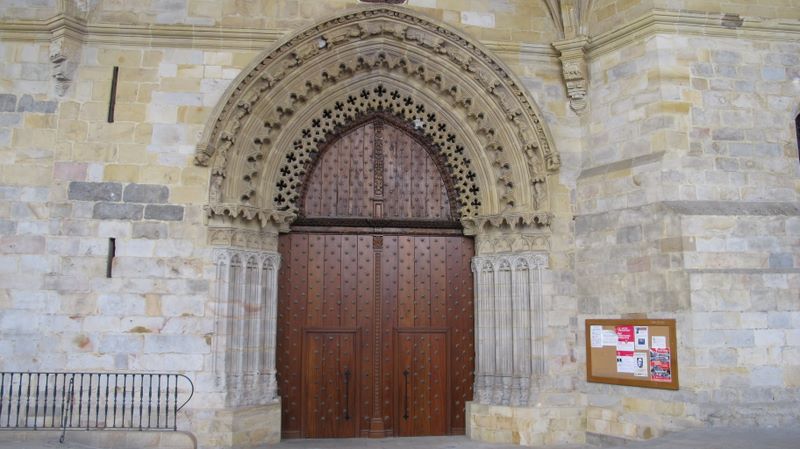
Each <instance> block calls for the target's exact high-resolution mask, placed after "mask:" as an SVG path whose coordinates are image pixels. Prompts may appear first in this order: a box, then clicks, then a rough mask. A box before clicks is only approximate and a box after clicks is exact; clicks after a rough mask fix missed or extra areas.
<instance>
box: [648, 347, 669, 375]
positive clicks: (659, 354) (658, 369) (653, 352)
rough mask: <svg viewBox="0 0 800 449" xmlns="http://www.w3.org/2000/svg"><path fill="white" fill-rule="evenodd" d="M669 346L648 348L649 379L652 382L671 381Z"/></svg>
mask: <svg viewBox="0 0 800 449" xmlns="http://www.w3.org/2000/svg"><path fill="white" fill-rule="evenodd" d="M670 365H671V363H670V351H669V348H652V349H650V380H652V381H653V382H672V367H671V366H670Z"/></svg>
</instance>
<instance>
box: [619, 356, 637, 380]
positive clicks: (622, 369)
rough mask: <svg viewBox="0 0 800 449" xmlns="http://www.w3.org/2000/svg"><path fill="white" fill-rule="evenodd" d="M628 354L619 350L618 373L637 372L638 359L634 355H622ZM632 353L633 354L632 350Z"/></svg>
mask: <svg viewBox="0 0 800 449" xmlns="http://www.w3.org/2000/svg"><path fill="white" fill-rule="evenodd" d="M621 354H627V352H622V353H621V352H620V351H617V372H618V373H629V374H635V373H636V360H634V359H635V357H634V356H633V355H621ZM631 354H633V353H632V352H631Z"/></svg>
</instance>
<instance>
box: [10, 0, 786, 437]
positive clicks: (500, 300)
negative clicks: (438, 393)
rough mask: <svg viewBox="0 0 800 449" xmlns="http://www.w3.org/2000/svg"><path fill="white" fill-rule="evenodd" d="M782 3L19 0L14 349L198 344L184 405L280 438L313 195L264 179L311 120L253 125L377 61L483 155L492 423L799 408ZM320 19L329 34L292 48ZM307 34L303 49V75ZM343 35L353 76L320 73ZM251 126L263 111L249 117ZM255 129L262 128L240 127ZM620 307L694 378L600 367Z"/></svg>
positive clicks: (484, 422) (475, 220)
mask: <svg viewBox="0 0 800 449" xmlns="http://www.w3.org/2000/svg"><path fill="white" fill-rule="evenodd" d="M789 3H791V2H785V1H780V0H773V1H765V2H758V4H757V5H756V4H754V3H753V2H749V1H746V0H726V1H724V2H723V1H714V0H691V1H689V0H687V1H685V2H681V4H680V5H679V6H680V9H674V8H677V6H676V5H675V2H672V1H666V0H664V1H661V0H649V1H641V2H632V1H626V0H602V1H601V0H595V1H578V0H541V1H528V0H502V1H501V0H497V1H479V0H469V1H450V0H408V1H407V2H405V4H402V5H399V6H395V7H382V6H380V5H378V6H370V7H367V6H364V5H359V2H358V1H356V0H325V1H314V2H307V1H300V0H261V1H253V2H239V1H234V0H225V1H221V2H216V1H206V0H178V1H171V2H159V1H153V2H143V3H142V5H141V6H137V7H135V8H132V7H131V6H130V5H128V4H124V5H123V4H121V3H119V2H113V1H105V0H97V1H73V0H60V1H56V0H41V1H38V0H37V1H33V2H31V1H24V2H23V1H18V0H0V73H1V74H2V77H0V80H2V81H0V153H2V154H3V155H4V156H5V157H4V158H3V159H2V161H0V310H2V313H0V336H1V337H2V338H0V365H1V366H2V367H3V369H4V370H20V371H27V370H64V369H68V370H80V371H174V370H176V369H178V370H179V371H181V372H184V373H186V374H187V375H189V376H190V377H191V378H192V379H193V381H194V382H195V387H196V393H195V394H196V396H195V398H193V399H192V402H191V403H190V405H189V406H188V408H187V409H186V410H185V411H183V412H181V413H182V416H180V417H179V422H180V423H181V430H183V431H186V432H189V433H190V434H192V435H194V436H195V437H196V438H197V442H198V446H199V447H201V448H205V447H208V448H210V447H232V446H236V447H239V446H256V445H258V444H261V443H264V442H269V441H275V440H276V439H277V438H278V437H279V427H280V425H279V421H280V416H279V412H278V410H279V406H278V403H277V402H275V399H276V398H275V392H274V388H275V387H274V383H273V382H274V377H273V376H274V360H270V351H272V354H274V346H270V345H271V344H272V343H271V342H274V340H270V339H269V338H270V330H271V329H272V332H273V334H274V320H275V319H276V317H275V316H274V314H272V315H270V314H269V311H270V310H274V309H273V307H274V305H275V300H276V296H275V293H276V292H275V290H274V289H272V287H274V286H275V284H274V274H275V270H277V267H278V266H279V258H278V257H277V253H276V252H275V251H276V250H277V246H276V236H277V234H278V233H279V232H286V231H288V230H290V225H291V220H292V218H293V216H292V214H291V210H289V211H286V210H282V209H281V210H279V209H277V208H275V207H273V200H272V198H274V197H275V195H273V194H272V193H274V192H272V190H270V189H275V185H276V183H278V182H279V181H280V179H281V178H280V177H279V173H280V169H281V164H282V163H283V162H282V161H283V159H281V157H282V156H283V155H284V153H281V152H280V151H284V150H283V149H284V148H286V147H289V146H291V143H292V142H293V140H294V139H295V136H294V135H293V134H291V133H289V132H277V131H276V132H275V133H274V134H269V135H268V134H267V133H262V131H261V130H260V128H259V129H258V130H257V128H256V125H255V123H256V122H258V126H262V125H264V122H265V120H266V121H270V122H271V123H273V124H275V123H279V122H278V121H275V120H273V118H272V117H271V116H269V114H268V112H269V113H271V112H270V111H278V109H277V108H279V107H280V108H282V109H281V110H282V111H285V110H286V108H287V105H290V106H291V107H293V108H295V109H296V110H297V111H298V113H297V114H295V115H293V116H291V117H287V118H286V119H285V121H284V122H280V124H281V126H283V129H297V130H302V129H304V128H306V127H308V126H310V124H311V123H313V121H314V120H316V119H318V117H317V115H319V114H321V113H322V112H323V110H325V109H326V108H327V106H328V105H335V103H336V102H337V101H339V97H341V96H345V97H346V96H347V95H348V93H349V91H350V90H353V89H363V88H365V87H366V86H367V85H370V86H371V87H375V86H372V85H371V84H370V83H372V81H373V80H374V79H380V80H381V82H383V83H384V84H383V85H385V86H389V87H392V86H393V87H394V88H396V89H397V90H398V92H400V91H401V90H403V89H406V91H403V94H405V95H408V96H414V101H417V102H419V103H420V104H424V105H425V106H426V107H428V108H434V109H435V111H436V113H437V114H438V116H439V117H440V120H441V123H443V124H446V126H447V127H448V128H450V129H453V130H457V132H454V134H455V137H454V138H455V139H458V143H459V145H463V146H464V147H465V148H466V151H467V153H468V154H469V156H470V158H469V159H470V161H469V164H471V165H468V166H469V167H475V169H474V170H475V172H476V173H477V178H476V179H477V180H476V181H475V185H477V186H478V187H479V191H480V192H481V193H480V194H479V195H478V197H479V199H480V201H481V206H480V207H478V206H476V208H475V210H470V211H468V212H466V213H465V214H464V215H463V216H462V223H463V224H464V228H465V232H466V233H467V234H469V235H474V236H475V239H476V258H475V261H474V267H475V270H476V271H475V272H476V279H477V284H476V286H477V288H476V304H477V307H478V313H477V314H476V317H477V322H476V335H477V336H478V337H477V341H476V348H477V356H478V357H477V358H478V360H477V370H478V372H477V375H478V376H477V379H476V386H477V387H478V389H477V392H478V393H477V394H476V397H475V401H474V402H473V403H472V404H470V405H469V409H468V413H469V414H468V419H467V422H468V424H467V426H468V429H467V432H468V434H469V435H470V436H471V437H472V438H475V439H482V440H488V441H503V442H514V443H519V444H525V445H541V444H553V443H575V442H582V441H584V440H585V439H586V435H587V432H589V433H593V434H599V435H602V436H611V437H621V438H630V439H646V438H651V437H654V436H657V435H660V434H663V433H665V432H669V431H673V430H678V429H683V428H687V427H693V426H702V425H709V424H711V425H714V424H723V425H760V426H770V425H790V424H794V425H796V424H798V422H800V414H798V411H797V407H796V404H797V402H798V400H800V362H799V361H800V301H798V298H800V243H799V242H800V201H799V200H800V198H799V196H798V195H799V194H800V164H799V163H798V142H797V139H798V136H797V135H796V129H795V123H794V121H795V117H796V116H797V115H798V113H800V69H799V68H798V67H800V56H798V55H800V43H798V39H797V36H798V34H799V33H800V8H799V7H798V6H796V5H791V4H789ZM363 8H373V9H363ZM382 8H383V9H382ZM375 10H382V11H389V12H388V13H385V14H384V16H381V17H377V18H375V17H373V18H372V19H371V20H367V19H366V18H363V17H362V18H363V19H364V20H363V23H365V24H366V25H364V27H363V28H358V30H357V32H358V33H359V34H358V36H355V35H354V36H353V37H357V39H359V40H363V41H364V42H363V46H362V47H361V48H358V47H357V46H356V45H355V44H353V43H348V42H349V41H346V38H347V36H348V35H347V33H344V32H343V34H342V36H344V37H342V40H341V41H336V42H335V43H336V44H337V45H340V44H341V53H340V54H339V55H340V57H339V58H338V59H337V60H336V61H335V62H336V64H332V63H331V61H330V60H328V59H326V56H325V54H326V53H325V51H324V50H320V49H323V48H324V47H325V45H328V44H329V43H332V42H333V41H328V40H326V41H325V45H322V44H321V42H322V41H321V40H318V37H319V36H318V35H316V34H314V33H321V32H322V31H319V30H322V29H323V28H324V27H321V25H323V24H327V23H329V22H328V19H329V15H330V14H346V13H349V12H352V11H375ZM393 14H401V15H403V17H400V16H399V15H393ZM353 17H355V18H351V19H348V20H351V21H353V22H347V20H343V21H342V23H345V24H346V25H349V24H352V23H355V22H357V21H360V20H362V18H359V17H356V16H353ZM359 23H362V22H359ZM398 23H399V24H401V25H402V26H405V27H407V28H405V29H403V30H402V31H398V30H400V28H396V29H395V28H390V27H389V25H391V26H394V25H396V24H398ZM424 24H432V25H431V26H429V27H427V28H426V25H424ZM378 25H379V27H378ZM312 26H320V27H318V28H316V30H317V31H314V29H313V28H311V29H310V30H311V31H309V34H305V35H302V34H294V35H293V34H292V33H295V32H297V33H299V32H300V31H301V30H306V29H309V28H307V27H312ZM327 26H329V27H330V29H331V30H334V31H335V30H344V28H345V27H344V25H339V24H333V25H327ZM376 27H377V28H376ZM409 27H410V28H412V29H415V30H421V31H420V32H419V34H412V35H409V34H404V33H406V32H407V29H408V28H409ZM355 30H356V28H353V29H352V30H350V29H348V30H346V31H347V32H349V31H355ZM334 31H331V32H330V33H334ZM437 33H445V34H444V35H437ZM334 34H335V33H334ZM330 35H331V34H328V35H325V37H326V39H327V36H330ZM293 36H294V37H293ZM297 36H300V37H297ZM303 36H305V37H303ZM375 36H377V37H375ZM373 37H375V38H374V39H373ZM312 38H313V39H312ZM293 39H294V40H293ZM303 39H306V40H303ZM370 39H373V40H370ZM437 39H440V40H437ZM312 41H313V42H314V43H317V44H319V45H322V46H319V47H318V49H317V51H315V52H313V53H312V52H311V49H310V47H309V53H307V54H303V55H301V54H300V53H297V51H298V50H303V49H304V48H305V47H303V45H304V43H306V42H312ZM348 45H350V47H348ZM411 48H413V49H414V50H413V51H410V50H409V49H411ZM459 48H461V49H462V50H459ZM282 49H283V50H286V49H291V51H289V52H288V53H287V52H283V53H282V51H283V50H282ZM337 51H339V50H337ZM381 51H383V52H384V55H383V57H384V58H385V57H386V56H388V57H389V58H388V59H389V60H379V58H378V54H379V53H380V52H381ZM448 51H449V53H448ZM293 52H294V53H293ZM287 55H291V56H292V57H293V58H295V59H296V60H298V61H303V63H305V62H308V63H307V64H306V65H305V66H301V67H295V66H290V67H289V69H290V70H289V72H287V73H289V74H290V75H291V76H289V77H288V78H286V79H287V80H288V81H286V82H285V84H280V83H281V81H280V80H277V79H276V78H275V77H274V75H275V74H276V73H278V72H276V70H277V69H278V68H279V66H278V63H282V62H283V61H284V60H279V59H277V56H280V57H282V58H285V57H287ZM403 55H406V56H405V57H406V59H405V60H403V61H402V62H401V61H400V60H394V59H391V58H394V57H401V56H403ZM273 56H275V59H273ZM359 56H366V57H368V58H373V57H374V58H378V59H369V61H371V62H372V65H370V66H369V67H367V66H366V65H365V64H364V63H363V61H359V59H358V58H359ZM304 58H306V59H304ZM470 58H472V59H470ZM392 61H394V62H392ZM340 62H341V63H342V64H343V65H344V66H346V68H348V70H349V71H347V73H343V72H342V73H339V72H336V75H337V81H335V82H334V81H330V80H322V79H321V78H319V76H321V74H322V73H325V74H326V75H328V76H330V75H334V72H333V71H332V68H336V67H339V63H340ZM392 64H395V65H392ZM301 65H302V64H301ZM115 66H117V67H119V79H118V83H117V90H116V105H115V114H114V120H113V123H109V122H108V106H109V105H108V103H109V92H110V89H111V79H112V69H113V67H115ZM420 67H422V68H423V71H422V72H425V73H422V72H420V70H419V69H420ZM410 68H413V70H412V69H410ZM489 68H491V70H489ZM250 73H252V74H258V76H257V77H256V76H253V77H248V74H250ZM261 75H264V76H263V77H262V76H261ZM371 77H372V78H371ZM376 77H378V78H376ZM253 80H261V81H253ZM258 82H262V84H261V85H258V84H257V83H258ZM315 83H316V84H315ZM265 85H267V87H265V88H264V89H265V90H266V89H272V86H273V85H274V86H278V87H276V89H277V92H276V93H275V94H274V95H270V96H268V98H267V99H266V100H263V101H261V100H259V99H258V98H252V97H247V98H244V97H242V96H241V94H242V93H252V92H255V91H256V90H258V89H260V88H261V87H263V86H265ZM259 86H260V87H259ZM309 86H310V87H309ZM452 86H458V87H459V88H461V89H462V90H461V91H459V92H458V93H456V91H454V90H453V89H451V87H452ZM303 88H305V89H306V90H302V89H303ZM515 88H519V89H520V91H519V92H515V91H514V89H515ZM456 90H458V89H456ZM298 92H300V93H302V94H303V95H305V96H306V97H308V98H309V99H310V98H311V97H313V101H309V100H303V101H299V100H297V98H298V97H297V93H298ZM507 92H511V93H514V94H513V95H512V96H511V97H504V96H503V95H504V93H507ZM290 94H291V95H295V97H291V95H290ZM231 99H233V100H235V101H232V102H231ZM244 100H247V101H244ZM369 101H372V100H369ZM226 104H229V105H230V107H226ZM309 104H310V105H311V106H309ZM526 105H529V107H528V106H526ZM367 106H368V105H367ZM367 106H365V107H367ZM398 108H399V106H398ZM317 113H319V114H317ZM250 114H252V117H255V119H252V120H251V122H247V121H246V120H250V119H247V117H246V116H248V115H250ZM315 114H317V115H315ZM479 114H480V115H479ZM278 115H280V114H278ZM252 117H251V118H252ZM234 118H236V120H239V119H242V120H241V121H236V120H234ZM278 118H280V117H278ZM404 119H405V120H413V119H414V118H413V117H411V116H408V117H404ZM281 120H283V119H281ZM232 123H242V124H244V126H243V127H242V128H241V133H240V134H241V136H243V137H242V139H241V140H240V144H235V139H234V140H232V136H238V135H239V134H237V133H239V130H238V129H237V130H236V132H230V131H232V130H233V128H225V126H228V125H230V124H232ZM247 123H251V124H250V125H247ZM295 125H296V126H295ZM248 126H250V127H248ZM331 126H334V124H331ZM276 129H277V128H276ZM256 137H258V138H259V139H261V140H259V141H258V142H257V143H254V145H258V148H260V149H261V150H260V151H262V152H261V153H258V151H255V150H253V148H252V147H249V146H246V145H250V142H254V139H255V138H256ZM447 139H448V136H443V141H442V142H443V145H444V144H446V143H447ZM245 141H246V145H245V144H243V143H241V142H245ZM226 142H230V143H231V145H230V146H231V148H232V150H231V153H230V154H231V155H232V156H231V158H230V159H229V161H230V162H228V161H224V163H223V162H221V156H220V154H222V153H221V152H219V150H220V148H224V145H225V144H226ZM267 142H269V143H267ZM498 147H501V149H500V150H498ZM272 148H275V150H274V151H273V150H272ZM259 154H261V155H262V156H265V157H266V158H265V159H259V158H258V155H259ZM251 156H252V157H253V159H252V160H251V159H248V158H249V157H251ZM236 157H238V158H239V159H236ZM248 164H250V165H248ZM253 167H256V168H257V169H258V170H257V171H256V170H255V169H254V168H253ZM248 170H249V171H248ZM253 173H256V174H257V175H256V176H253V175H252V174H253ZM248 176H249V177H248ZM254 179H258V182H260V184H258V183H256V182H255V181H253V180H254ZM262 181H263V182H262ZM251 186H254V187H252V188H251ZM250 190H252V192H253V195H249V196H248V195H247V194H248V193H249V191H250ZM243 197H247V199H242V198H243ZM262 198H264V200H263V201H262ZM112 238H113V239H114V242H115V247H116V252H115V257H114V258H113V261H112V265H111V276H110V277H107V276H106V268H107V258H108V253H109V239H112ZM236 260H238V261H239V262H237V263H238V264H237V263H233V262H235V261H236ZM521 260H522V261H525V262H526V264H525V265H524V266H523V265H515V264H517V263H518V262H519V261H521ZM250 262H252V263H250ZM234 267H235V269H233V268H234ZM481 267H483V268H485V270H484V269H483V268H481ZM533 267H535V269H533ZM237 273H238V274H237ZM248 273H250V274H248ZM523 275H524V276H523ZM523 277H526V278H527V279H528V281H529V282H528V283H524V282H522V281H520V279H522V278H523ZM509 282H510V284H509ZM482 287H485V289H484V290H481V288H482ZM237 289H238V290H237ZM481 291H483V292H484V293H481ZM245 306H247V307H245ZM251 306H252V307H251ZM481 307H485V308H484V309H481ZM240 308H246V309H251V308H254V309H256V310H261V311H264V313H263V314H260V315H257V316H258V317H261V318H258V319H256V318H254V316H247V317H245V316H244V315H243V316H239V318H237V316H238V315H237V313H239V312H238V311H239V310H240ZM520 310H521V311H524V312H526V313H528V317H529V318H528V319H520V318H521V316H522V315H524V314H521V315H520V316H517V314H516V313H515V312H517V311H520ZM626 316H637V317H638V316H647V317H649V318H675V319H676V320H677V323H678V340H679V351H680V354H681V359H680V367H681V389H680V390H678V391H656V390H642V389H638V388H632V387H619V386H612V385H605V384H596V383H587V382H586V381H585V375H586V372H585V358H586V355H585V348H584V345H583V343H582V342H583V341H584V340H583V339H584V335H583V334H584V332H583V328H584V326H583V324H584V320H585V319H587V318H618V317H626ZM489 317H491V320H490V321H493V322H494V323H497V321H496V320H495V318H497V319H501V321H503V320H505V321H504V322H506V323H510V327H508V328H505V327H501V326H497V325H496V324H495V325H494V326H490V325H487V324H485V323H487V322H489V321H483V320H484V319H487V320H488V319H489ZM273 337H274V335H273ZM509 341H511V342H513V344H512V345H511V347H509V346H508V344H507V343H505V344H499V343H498V342H509ZM254 342H261V343H254ZM490 342H495V343H490ZM490 348H492V350H493V351H494V349H496V350H497V351H496V352H491V353H490V352H488V351H489V349H490ZM512 348H515V349H512ZM520 348H521V350H520ZM515 351H516V352H515ZM498 354H499V355H498ZM270 362H271V363H273V365H270ZM489 381H490V382H489ZM487 382H489V383H487ZM247 391H250V392H252V391H257V392H259V393H258V394H257V395H255V397H254V396H253V395H249V396H247V395H245V396H243V395H242V394H243V392H247ZM253 423H258V424H253ZM264 423H267V424H264Z"/></svg>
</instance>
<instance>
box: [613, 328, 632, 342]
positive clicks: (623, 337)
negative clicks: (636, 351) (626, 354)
mask: <svg viewBox="0 0 800 449" xmlns="http://www.w3.org/2000/svg"><path fill="white" fill-rule="evenodd" d="M614 332H616V333H617V341H618V342H620V343H633V326H616V327H615V328H614Z"/></svg>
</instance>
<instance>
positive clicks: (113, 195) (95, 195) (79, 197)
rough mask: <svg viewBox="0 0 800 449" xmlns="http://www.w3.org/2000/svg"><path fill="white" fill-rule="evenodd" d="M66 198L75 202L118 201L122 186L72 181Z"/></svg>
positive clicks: (114, 183) (110, 183)
mask: <svg viewBox="0 0 800 449" xmlns="http://www.w3.org/2000/svg"><path fill="white" fill-rule="evenodd" d="M67 197H68V198H69V199H71V200H76V201H119V200H120V198H122V184H119V183H116V182H82V181H74V182H71V183H69V192H68V195H67Z"/></svg>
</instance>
